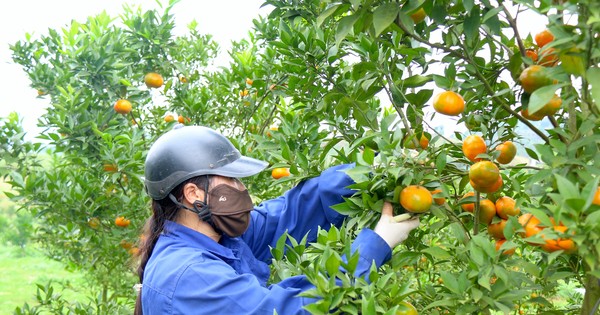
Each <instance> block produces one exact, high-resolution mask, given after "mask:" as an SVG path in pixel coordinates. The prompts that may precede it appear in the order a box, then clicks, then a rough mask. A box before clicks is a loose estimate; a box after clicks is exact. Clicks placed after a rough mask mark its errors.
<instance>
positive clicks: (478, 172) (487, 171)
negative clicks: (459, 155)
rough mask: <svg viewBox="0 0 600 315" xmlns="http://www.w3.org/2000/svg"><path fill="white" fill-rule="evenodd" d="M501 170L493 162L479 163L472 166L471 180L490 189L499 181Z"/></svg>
mask: <svg viewBox="0 0 600 315" xmlns="http://www.w3.org/2000/svg"><path fill="white" fill-rule="evenodd" d="M499 176H500V169H498V166H496V164H494V162H491V161H479V162H476V163H475V164H473V165H471V168H470V169H469V179H470V180H472V181H473V183H475V184H476V185H478V186H482V187H489V186H492V185H494V184H496V182H497V181H498V177H499Z"/></svg>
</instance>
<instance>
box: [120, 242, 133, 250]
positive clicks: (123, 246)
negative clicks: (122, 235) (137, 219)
mask: <svg viewBox="0 0 600 315" xmlns="http://www.w3.org/2000/svg"><path fill="white" fill-rule="evenodd" d="M119 245H120V246H121V247H122V248H124V249H130V248H132V247H133V243H132V242H129V241H127V240H121V242H119Z"/></svg>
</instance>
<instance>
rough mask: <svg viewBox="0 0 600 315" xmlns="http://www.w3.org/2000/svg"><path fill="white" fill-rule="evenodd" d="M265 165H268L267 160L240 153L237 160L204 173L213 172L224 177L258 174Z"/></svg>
mask: <svg viewBox="0 0 600 315" xmlns="http://www.w3.org/2000/svg"><path fill="white" fill-rule="evenodd" d="M267 166H269V163H268V162H265V161H261V160H258V159H255V158H251V157H247V156H243V155H242V156H241V157H240V158H238V159H237V160H235V161H233V162H231V163H229V164H226V165H223V166H221V167H219V168H218V169H215V172H214V173H213V172H210V171H208V172H206V173H208V174H210V173H213V174H214V175H221V176H225V177H235V178H241V177H248V176H252V175H255V174H258V173H260V172H261V171H262V170H264V169H265V168H266V167H267Z"/></svg>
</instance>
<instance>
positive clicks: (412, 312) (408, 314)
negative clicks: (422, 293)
mask: <svg viewBox="0 0 600 315" xmlns="http://www.w3.org/2000/svg"><path fill="white" fill-rule="evenodd" d="M398 306H399V307H398V310H397V311H396V315H419V312H417V309H416V308H415V307H414V306H413V305H412V304H410V303H408V302H406V301H402V302H400V304H398Z"/></svg>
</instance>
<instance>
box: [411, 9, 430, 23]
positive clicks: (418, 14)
mask: <svg viewBox="0 0 600 315" xmlns="http://www.w3.org/2000/svg"><path fill="white" fill-rule="evenodd" d="M426 16H427V13H425V9H423V8H422V7H421V8H419V10H417V11H415V12H414V13H413V14H411V15H410V18H411V19H412V20H413V22H415V24H419V23H421V22H423V20H425V17H426Z"/></svg>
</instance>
